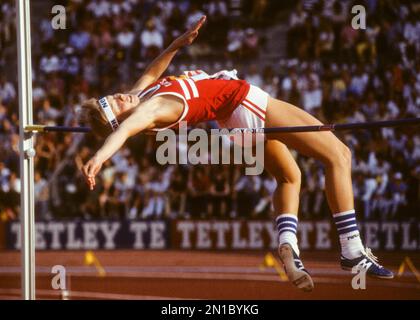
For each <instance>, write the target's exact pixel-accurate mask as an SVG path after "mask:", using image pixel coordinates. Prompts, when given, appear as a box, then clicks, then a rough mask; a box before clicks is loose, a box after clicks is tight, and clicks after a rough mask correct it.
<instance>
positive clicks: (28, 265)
mask: <svg viewBox="0 0 420 320" xmlns="http://www.w3.org/2000/svg"><path fill="white" fill-rule="evenodd" d="M16 8H17V13H16V14H17V17H16V18H17V19H16V22H17V28H16V30H17V41H18V42H17V47H18V74H19V149H20V181H21V190H20V224H21V229H20V230H21V232H20V237H21V241H20V243H21V257H22V260H21V263H22V266H21V267H22V274H21V287H22V298H23V299H25V300H34V299H35V209H34V207H35V199H34V156H35V150H34V148H33V132H27V131H25V127H26V126H27V125H31V124H32V121H33V120H32V63H31V60H32V59H31V20H30V1H29V0H16Z"/></svg>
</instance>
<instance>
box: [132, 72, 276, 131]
mask: <svg viewBox="0 0 420 320" xmlns="http://www.w3.org/2000/svg"><path fill="white" fill-rule="evenodd" d="M162 95H173V96H176V97H178V98H181V99H182V100H183V101H184V110H183V113H182V115H181V117H180V118H179V119H178V121H177V122H175V123H173V124H172V125H170V126H168V127H166V128H159V129H155V130H157V131H159V130H164V129H167V128H170V127H173V126H175V125H177V124H178V123H179V122H181V121H187V124H188V125H190V124H196V123H199V122H204V121H211V120H216V121H217V122H218V123H219V125H220V126H221V127H227V128H251V127H263V126H264V123H265V113H266V109H267V100H268V94H267V93H265V92H264V91H262V90H261V89H259V88H257V87H255V86H252V85H250V84H249V83H248V82H246V81H245V80H239V79H238V78H237V77H236V71H225V70H224V71H221V72H218V73H216V74H214V75H208V74H207V73H205V72H203V71H201V70H199V71H188V72H185V75H181V76H177V77H175V76H169V77H166V78H163V79H160V80H158V81H156V82H155V83H152V84H151V85H149V86H148V87H147V88H145V89H144V90H143V91H141V92H140V93H139V94H138V96H139V97H140V98H146V99H150V98H152V97H157V96H162Z"/></svg>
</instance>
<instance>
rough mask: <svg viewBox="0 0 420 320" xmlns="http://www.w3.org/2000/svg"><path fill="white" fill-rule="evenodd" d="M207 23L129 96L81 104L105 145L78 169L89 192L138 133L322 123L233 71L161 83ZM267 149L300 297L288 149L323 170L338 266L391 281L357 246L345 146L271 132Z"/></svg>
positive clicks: (297, 176)
mask: <svg viewBox="0 0 420 320" xmlns="http://www.w3.org/2000/svg"><path fill="white" fill-rule="evenodd" d="M205 20H206V17H205V16H203V17H202V18H201V19H200V20H199V21H198V22H197V23H196V24H195V25H194V26H192V27H191V28H190V29H189V30H187V31H186V32H185V33H184V34H183V35H181V36H180V37H178V38H177V39H175V40H174V41H173V42H172V43H171V44H170V45H169V47H168V48H167V49H166V50H164V51H163V52H162V53H161V54H160V55H159V56H158V57H157V58H156V59H155V60H154V61H153V62H152V63H151V64H150V65H149V66H148V67H147V68H146V70H145V72H144V74H143V75H142V76H141V77H140V79H139V80H138V81H137V82H136V84H135V85H134V87H133V88H132V89H131V90H130V91H129V92H127V93H117V94H113V95H108V96H105V97H103V98H101V99H99V100H97V99H89V100H87V101H86V102H84V103H83V106H82V117H83V118H84V121H83V122H84V123H87V124H89V125H90V127H91V128H92V131H93V132H94V133H95V134H97V135H99V136H101V137H104V138H105V137H106V140H105V142H104V144H103V145H102V147H101V148H100V149H99V150H98V151H97V152H96V154H95V155H94V156H93V157H92V158H91V159H90V160H89V161H88V162H87V163H86V164H85V165H84V166H83V167H82V171H83V174H84V177H85V179H86V182H87V184H88V186H89V188H90V189H91V190H93V188H94V187H95V176H96V175H97V174H98V172H99V170H100V169H101V166H102V164H103V163H104V162H105V161H106V160H107V159H109V158H110V157H111V156H112V155H113V154H114V153H115V152H116V151H117V150H118V149H120V148H121V147H122V145H123V144H124V143H125V141H126V140H127V139H128V138H129V137H131V136H134V135H136V134H138V133H139V132H142V131H148V130H155V131H156V130H162V129H165V128H170V127H174V126H176V125H178V123H179V122H180V121H187V122H188V125H190V124H196V123H198V122H204V121H210V120H216V121H217V122H218V124H219V126H220V127H223V128H259V127H268V128H270V127H285V126H311V125H321V124H322V123H321V122H320V121H318V120H317V119H316V118H314V117H313V116H311V115H310V114H308V113H306V112H305V111H304V110H302V109H300V108H298V107H296V106H293V105H291V104H289V103H287V102H284V101H280V100H277V99H274V98H273V97H270V96H269V95H268V94H267V93H266V92H264V91H263V90H261V89H260V88H258V87H255V86H253V85H250V84H249V83H247V82H246V81H244V80H238V79H237V78H236V77H235V76H234V74H231V73H230V72H221V73H218V74H216V76H208V75H207V74H206V73H204V72H186V75H184V76H182V77H166V78H163V79H161V78H160V77H161V76H162V74H163V73H164V72H165V70H166V69H167V67H168V65H169V64H170V62H171V60H172V59H173V58H174V56H175V54H176V53H177V51H178V50H179V49H180V48H181V47H183V46H186V45H189V44H191V43H192V42H193V41H194V39H195V38H196V37H197V35H198V31H199V29H200V28H201V27H202V25H203V24H204V22H205ZM264 143H265V148H264V150H265V151H264V152H265V154H264V158H265V160H264V167H265V168H266V169H267V170H268V171H269V172H270V173H271V174H272V175H273V176H274V177H275V179H276V181H277V189H276V190H275V192H274V194H273V206H274V210H275V212H276V214H278V217H277V218H276V224H277V230H278V235H279V248H278V252H279V255H280V259H281V261H282V263H283V265H284V268H285V271H286V273H287V275H288V278H289V280H290V281H291V282H292V283H293V284H294V285H295V286H297V287H298V288H300V289H302V290H304V291H311V290H312V289H313V286H314V284H313V281H312V279H311V277H310V275H309V273H308V271H307V270H306V269H305V268H304V266H303V264H302V261H301V259H300V258H299V248H298V243H297V237H296V231H297V223H298V218H297V213H298V207H299V192H300V187H301V172H300V170H299V168H298V165H297V164H296V161H295V160H294V158H293V156H292V154H291V153H290V151H289V148H292V149H295V150H296V151H298V152H299V153H301V154H303V155H305V156H309V157H313V158H315V159H317V160H319V161H321V162H322V163H323V164H324V167H325V193H326V197H327V201H328V205H329V207H330V209H331V211H332V213H333V220H334V222H335V225H336V228H337V231H338V234H339V239H340V246H341V261H340V264H341V267H342V268H343V269H345V270H352V268H353V267H355V266H357V268H358V269H359V270H358V271H363V272H366V274H367V275H368V276H372V277H376V278H383V279H391V278H393V273H392V272H391V271H390V270H387V269H386V268H384V267H382V266H381V265H379V264H378V262H377V261H378V260H377V258H376V257H375V256H374V255H373V254H372V253H371V251H370V249H369V248H364V246H363V244H362V241H361V238H360V234H359V230H358V226H357V222H356V214H355V210H354V201H353V190H352V178H351V152H350V150H349V148H348V147H347V146H346V145H344V144H343V143H342V142H341V141H340V140H339V139H338V138H337V137H336V136H335V135H334V134H333V133H331V132H326V131H324V132H305V133H277V134H270V135H269V136H268V137H267V139H266V140H265V142H264Z"/></svg>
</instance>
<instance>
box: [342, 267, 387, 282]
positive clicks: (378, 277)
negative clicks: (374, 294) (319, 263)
mask: <svg viewBox="0 0 420 320" xmlns="http://www.w3.org/2000/svg"><path fill="white" fill-rule="evenodd" d="M341 269H343V270H346V271H352V268H349V267H341ZM366 275H367V276H368V277H369V278H373V279H388V280H389V279H394V275H392V276H376V275H374V274H369V273H366Z"/></svg>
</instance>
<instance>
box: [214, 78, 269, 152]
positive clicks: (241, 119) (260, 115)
mask: <svg viewBox="0 0 420 320" xmlns="http://www.w3.org/2000/svg"><path fill="white" fill-rule="evenodd" d="M268 97H269V95H268V93H267V92H265V91H264V90H261V89H260V88H258V87H256V86H253V85H251V86H250V88H249V92H248V94H247V96H246V98H245V99H244V100H243V101H242V102H241V104H240V105H239V106H238V107H237V108H236V109H235V111H233V113H232V114H231V116H230V117H229V118H228V119H227V120H224V121H218V124H219V126H220V127H221V128H228V129H234V128H264V127H265V117H266V111H267V106H268ZM229 139H230V140H231V141H233V142H234V143H235V144H238V145H241V146H243V147H252V146H253V145H255V144H256V143H257V142H258V141H264V140H266V137H265V135H264V134H262V133H257V134H240V133H237V134H233V135H230V136H229Z"/></svg>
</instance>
